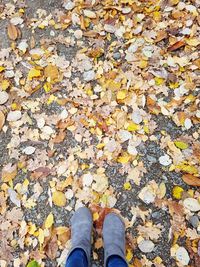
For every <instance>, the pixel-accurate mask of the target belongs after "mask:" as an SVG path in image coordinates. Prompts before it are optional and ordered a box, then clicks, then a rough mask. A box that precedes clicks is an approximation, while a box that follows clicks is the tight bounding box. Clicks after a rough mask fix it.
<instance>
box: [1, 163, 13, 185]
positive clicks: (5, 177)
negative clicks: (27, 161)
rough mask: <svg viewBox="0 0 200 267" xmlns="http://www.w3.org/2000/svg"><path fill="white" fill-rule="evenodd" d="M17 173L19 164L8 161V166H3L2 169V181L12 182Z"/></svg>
mask: <svg viewBox="0 0 200 267" xmlns="http://www.w3.org/2000/svg"><path fill="white" fill-rule="evenodd" d="M16 175H17V165H16V164H13V165H12V163H8V164H7V165H6V166H4V167H3V170H2V181H3V182H5V183H6V182H10V181H12V180H13V179H14V178H15V177H16Z"/></svg>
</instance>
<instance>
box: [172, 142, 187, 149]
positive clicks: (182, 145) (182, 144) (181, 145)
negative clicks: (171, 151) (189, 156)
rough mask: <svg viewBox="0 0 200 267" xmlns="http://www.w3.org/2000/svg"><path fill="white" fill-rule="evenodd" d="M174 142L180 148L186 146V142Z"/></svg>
mask: <svg viewBox="0 0 200 267" xmlns="http://www.w3.org/2000/svg"><path fill="white" fill-rule="evenodd" d="M174 144H175V146H176V147H178V148H180V149H186V148H188V144H187V143H184V142H181V141H175V142H174Z"/></svg>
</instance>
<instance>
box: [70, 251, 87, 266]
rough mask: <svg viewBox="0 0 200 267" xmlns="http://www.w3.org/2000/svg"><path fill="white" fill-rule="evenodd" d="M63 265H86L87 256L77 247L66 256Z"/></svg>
mask: <svg viewBox="0 0 200 267" xmlns="http://www.w3.org/2000/svg"><path fill="white" fill-rule="evenodd" d="M65 267H88V262H87V256H86V253H85V251H84V250H82V249H81V248H77V249H75V250H74V251H72V253H71V254H70V256H69V257H68V259H67V261H66V265H65Z"/></svg>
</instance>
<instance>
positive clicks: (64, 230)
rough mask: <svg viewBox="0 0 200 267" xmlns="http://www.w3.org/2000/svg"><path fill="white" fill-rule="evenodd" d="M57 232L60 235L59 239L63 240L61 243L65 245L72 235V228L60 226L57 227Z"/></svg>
mask: <svg viewBox="0 0 200 267" xmlns="http://www.w3.org/2000/svg"><path fill="white" fill-rule="evenodd" d="M55 231H56V234H57V236H58V240H59V241H60V242H61V244H62V245H63V246H64V245H65V244H66V243H67V241H68V240H69V239H70V236H71V230H70V228H68V227H64V226H59V227H57V228H56V229H55Z"/></svg>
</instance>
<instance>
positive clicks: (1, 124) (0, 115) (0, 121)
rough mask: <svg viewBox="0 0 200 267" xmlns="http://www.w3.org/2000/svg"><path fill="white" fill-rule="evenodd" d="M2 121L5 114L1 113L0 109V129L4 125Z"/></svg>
mask: <svg viewBox="0 0 200 267" xmlns="http://www.w3.org/2000/svg"><path fill="white" fill-rule="evenodd" d="M4 123H5V115H4V114H3V112H2V111H0V131H1V129H2V128H3V126H4Z"/></svg>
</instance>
